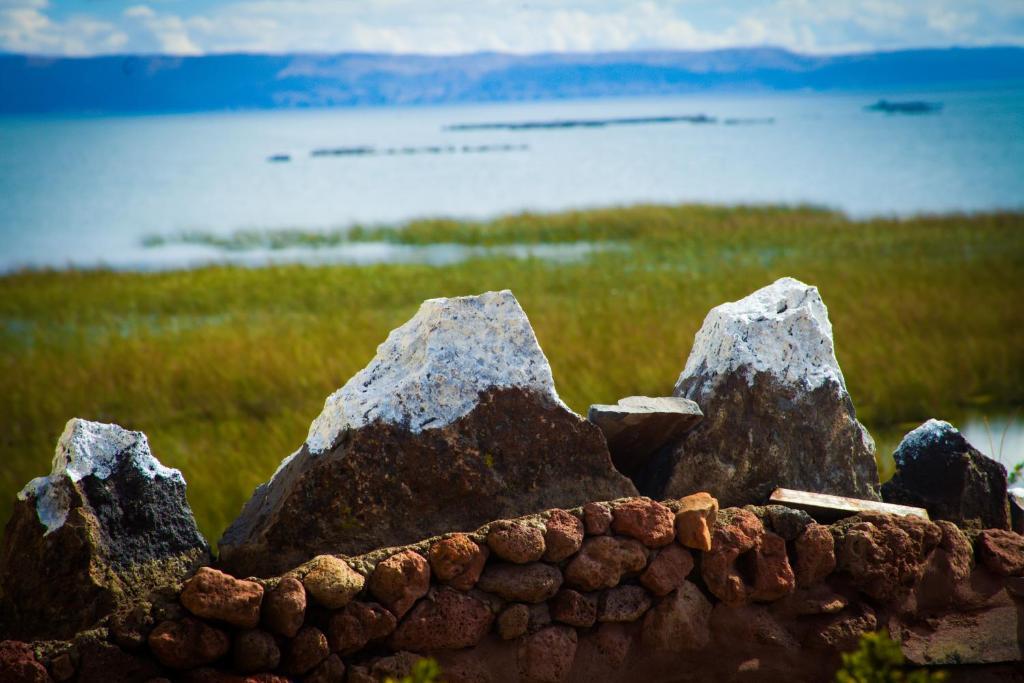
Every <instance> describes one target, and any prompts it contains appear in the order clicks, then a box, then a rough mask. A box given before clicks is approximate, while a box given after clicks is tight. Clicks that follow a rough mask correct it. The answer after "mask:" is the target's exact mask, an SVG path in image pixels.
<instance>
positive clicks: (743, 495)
mask: <svg viewBox="0 0 1024 683" xmlns="http://www.w3.org/2000/svg"><path fill="white" fill-rule="evenodd" d="M674 393H675V395H676V396H682V397H685V398H688V399H690V400H693V401H696V403H697V404H698V405H699V406H700V407H701V410H703V411H704V415H705V418H704V420H703V421H702V422H701V423H700V424H699V425H697V426H696V427H695V428H694V429H693V430H692V431H691V432H689V433H688V434H687V435H686V436H685V437H684V438H683V439H682V441H681V442H680V445H679V446H678V447H677V448H675V449H674V450H673V449H666V450H665V451H664V452H663V454H662V455H661V456H659V458H657V459H656V460H655V461H654V462H652V463H651V464H650V465H649V466H648V467H646V468H645V469H644V470H642V471H641V472H638V473H637V474H636V475H635V476H634V480H635V481H637V482H638V486H639V487H640V489H641V492H642V493H644V494H645V495H648V496H651V497H652V498H656V499H664V498H677V497H681V496H685V495H687V494H691V493H694V492H696V491H707V492H709V493H710V494H711V495H713V496H715V497H716V498H717V499H718V501H719V503H720V504H721V505H723V506H735V505H744V504H747V503H755V504H759V503H762V502H764V501H765V500H767V498H768V496H769V494H770V493H771V492H772V491H773V490H774V489H775V488H776V487H779V486H782V487H786V488H792V489H799V490H805V491H814V492H819V493H832V494H837V495H846V496H856V497H860V498H869V499H874V500H877V498H878V492H877V487H878V471H877V469H876V466H875V457H874V455H875V448H874V442H873V441H872V439H871V437H870V436H869V435H868V433H867V430H865V429H864V427H863V425H861V424H860V423H859V422H858V421H857V419H856V413H855V411H854V407H853V402H852V400H851V399H850V395H849V393H848V392H847V390H846V382H845V380H844V379H843V374H842V371H841V370H840V369H839V364H838V362H837V361H836V357H835V352H834V348H833V341H832V326H831V324H830V323H829V320H828V311H827V310H826V308H825V305H824V303H822V301H821V298H820V297H819V295H818V291H817V289H816V288H814V287H809V286H807V285H805V284H803V283H801V282H798V281H796V280H794V279H792V278H783V279H781V280H778V281H777V282H775V283H774V284H772V285H770V286H768V287H765V288H763V289H761V290H758V291H757V292H754V293H753V294H751V295H750V296H748V297H746V298H745V299H742V300H740V301H736V302H733V303H727V304H723V305H721V306H718V307H716V308H714V309H712V310H711V312H710V313H709V314H708V316H707V318H706V319H705V320H704V325H703V326H702V327H701V329H700V331H699V332H698V333H697V336H696V339H695V340H694V345H693V350H692V351H691V352H690V356H689V359H688V360H687V362H686V368H685V369H684V370H683V373H682V375H681V376H680V378H679V381H678V382H677V383H676V388H675V392H674Z"/></svg>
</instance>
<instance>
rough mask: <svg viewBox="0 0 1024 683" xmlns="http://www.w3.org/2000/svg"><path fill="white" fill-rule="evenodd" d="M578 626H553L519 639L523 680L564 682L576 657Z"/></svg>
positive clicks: (527, 681)
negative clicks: (575, 627) (576, 628)
mask: <svg viewBox="0 0 1024 683" xmlns="http://www.w3.org/2000/svg"><path fill="white" fill-rule="evenodd" d="M576 645H577V636H576V630H575V629H572V628H569V627H568V626H549V627H547V628H544V629H541V630H540V631H537V632H536V633H534V634H533V635H529V636H526V637H525V638H523V639H522V640H521V641H520V643H519V649H518V652H517V653H516V662H517V664H518V667H519V680H520V681H522V682H523V683H563V681H567V680H568V679H569V672H570V671H571V670H572V663H573V660H575V658H576Z"/></svg>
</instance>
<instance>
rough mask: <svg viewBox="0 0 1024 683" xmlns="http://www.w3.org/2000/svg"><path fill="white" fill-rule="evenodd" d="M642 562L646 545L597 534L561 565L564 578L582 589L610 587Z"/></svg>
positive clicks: (591, 589)
mask: <svg viewBox="0 0 1024 683" xmlns="http://www.w3.org/2000/svg"><path fill="white" fill-rule="evenodd" d="M646 565H647V549H646V548H645V547H644V546H643V545H642V544H641V543H639V542H638V541H634V540H632V539H626V538H616V537H613V536H598V537H596V538H588V539H587V540H586V541H584V542H583V548H582V549H581V550H580V552H579V553H578V554H577V555H576V557H574V558H572V560H571V561H570V562H569V565H568V566H567V567H566V568H565V579H566V582H567V583H568V584H569V585H571V586H573V587H574V588H579V589H581V590H584V591H593V590H598V589H600V588H612V587H614V586H617V585H618V584H619V581H620V580H621V579H622V577H623V576H624V575H625V574H629V573H633V572H639V571H641V570H642V569H643V568H644V567H645V566H646Z"/></svg>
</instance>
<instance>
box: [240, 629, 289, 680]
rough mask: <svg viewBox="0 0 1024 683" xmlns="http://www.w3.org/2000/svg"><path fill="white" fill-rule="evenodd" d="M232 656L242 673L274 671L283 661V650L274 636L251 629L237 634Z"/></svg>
mask: <svg viewBox="0 0 1024 683" xmlns="http://www.w3.org/2000/svg"><path fill="white" fill-rule="evenodd" d="M231 657H232V662H233V663H234V666H235V669H236V670H237V671H240V672H242V673H257V672H259V671H273V670H274V669H276V668H277V665H278V664H280V663H281V650H280V648H278V646H277V641H276V640H274V636H272V635H270V634H269V633H267V632H266V631H260V630H259V629H250V630H247V631H240V632H238V633H236V634H235V639H234V644H233V645H232V648H231Z"/></svg>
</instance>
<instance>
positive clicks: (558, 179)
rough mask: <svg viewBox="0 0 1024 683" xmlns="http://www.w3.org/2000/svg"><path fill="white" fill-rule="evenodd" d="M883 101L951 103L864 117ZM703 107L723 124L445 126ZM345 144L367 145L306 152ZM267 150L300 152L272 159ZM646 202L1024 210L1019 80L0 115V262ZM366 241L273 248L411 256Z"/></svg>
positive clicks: (137, 263)
mask: <svg viewBox="0 0 1024 683" xmlns="http://www.w3.org/2000/svg"><path fill="white" fill-rule="evenodd" d="M881 97H885V98H887V99H890V100H893V99H922V100H927V101H938V102H942V103H943V108H942V111H941V112H940V113H938V114H934V115H923V116H910V115H888V114H884V113H879V112H872V111H866V110H865V109H864V106H865V105H868V104H871V103H873V102H874V101H875V100H877V99H879V98H881ZM697 114H704V115H707V116H709V117H713V118H714V119H715V122H714V123H696V122H692V121H676V122H669V123H648V124H634V125H620V126H608V127H577V128H526V129H505V128H483V129H480V128H476V129H472V128H471V129H468V130H451V129H448V128H447V127H448V126H451V125H454V124H467V123H468V124H473V123H488V122H513V123H514V122H524V121H544V120H565V119H596V118H630V117H659V116H661V117H666V116H667V117H672V116H688V115H697ZM726 119H737V120H739V121H733V122H730V124H727V123H726V121H725V120H726ZM764 119H769V120H770V121H767V122H766V121H764ZM744 120H747V122H744ZM749 120H756V121H749ZM351 147H363V148H372V151H373V152H375V153H372V154H368V153H363V154H351V153H345V154H321V155H313V154H312V153H313V151H314V150H318V149H328V150H329V149H337V148H351ZM430 148H436V149H430ZM275 154H286V155H290V157H291V160H290V161H287V162H278V163H273V162H270V161H268V157H269V156H271V155H275ZM635 202H714V203H735V202H767V203H797V202H808V203H814V204H820V205H825V206H829V207H834V208H837V209H841V210H843V211H846V212H848V213H850V214H851V215H854V216H870V215H891V214H900V215H905V214H912V213H919V212H945V211H983V210H991V209H1020V208H1024V86H1020V87H1015V88H1002V89H988V90H979V91H974V92H929V93H892V92H889V93H884V94H879V93H861V94H842V95H823V94H796V95H785V96H782V95H763V96H714V97H707V96H699V97H698V96H692V97H674V98H662V99H647V100H603V101H588V102H555V103H528V104H497V105H486V106H444V107H418V108H412V107H409V108H389V109H351V110H343V109H339V110H317V111H285V112H252V113H217V114H194V115H174V116H137V117H77V118H55V117H50V118H33V119H15V118H7V119H0V244H2V247H0V271H2V270H9V269H12V268H15V267H19V266H34V267H38V266H57V267H60V266H65V265H69V264H74V265H77V266H86V267H88V266H95V265H99V264H106V265H109V266H113V267H120V268H167V267H180V266H187V265H193V264H196V263H200V262H204V261H209V260H223V259H235V260H238V261H241V262H245V263H249V264H253V263H259V262H260V259H262V258H264V257H265V256H266V255H265V254H259V253H255V254H253V253H250V254H247V255H239V254H235V255H225V254H223V253H218V252H216V251H215V250H213V249H212V248H209V247H203V246H199V245H178V246H176V247H173V248H160V249H146V248H144V247H143V246H142V238H143V237H144V236H146V235H152V234H168V233H176V232H181V231H185V230H203V231H210V232H214V233H225V234H226V233H230V232H233V231H235V230H239V229H254V228H255V229H279V228H303V229H321V228H323V229H328V228H337V227H344V226H347V225H351V224H353V223H356V222H361V223H392V222H400V221H405V220H409V219H412V218H419V217H424V216H439V215H445V216H455V217H486V216H492V215H495V214H499V213H505V212H512V211H520V210H524V209H535V210H559V209H565V208H571V207H587V206H606V205H613V204H628V203H635ZM361 249H362V252H353V251H352V250H350V249H343V250H336V251H335V252H325V253H319V254H314V253H311V252H310V251H309V250H301V249H299V250H295V251H293V252H290V253H282V254H277V258H278V259H280V260H319V261H324V260H327V261H333V260H342V261H346V260H347V261H349V262H371V261H380V260H392V259H396V258H397V259H401V258H413V259H415V258H420V256H418V255H417V254H418V253H419V252H416V253H412V252H410V253H408V254H405V255H404V256H403V255H402V254H401V253H399V252H398V251H396V250H395V249H393V248H391V247H387V246H384V245H377V246H376V247H372V248H368V247H361ZM425 258H427V260H429V258H430V257H429V255H427V256H426V257H425ZM439 258H442V260H443V258H448V255H447V252H446V254H445V255H442V257H439Z"/></svg>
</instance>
